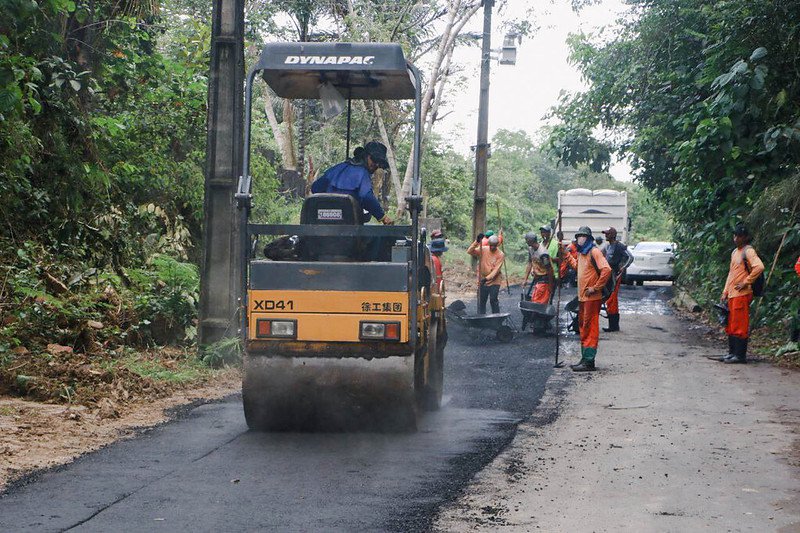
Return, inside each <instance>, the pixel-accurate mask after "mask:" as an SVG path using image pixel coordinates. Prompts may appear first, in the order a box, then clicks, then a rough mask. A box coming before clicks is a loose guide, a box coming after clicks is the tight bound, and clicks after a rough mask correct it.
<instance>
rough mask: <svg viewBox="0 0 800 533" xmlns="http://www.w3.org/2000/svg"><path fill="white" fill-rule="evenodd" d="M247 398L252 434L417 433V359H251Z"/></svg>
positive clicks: (245, 384)
mask: <svg viewBox="0 0 800 533" xmlns="http://www.w3.org/2000/svg"><path fill="white" fill-rule="evenodd" d="M244 370H245V371H244V380H243V384H242V396H243V401H244V407H245V417H246V418H247V423H248V426H250V427H251V428H252V429H257V430H265V431H379V432H399V431H414V430H415V429H416V400H415V393H414V382H413V356H392V357H383V358H373V359H370V360H367V359H365V358H355V357H354V358H325V357H294V358H289V357H265V356H246V357H245V369H244Z"/></svg>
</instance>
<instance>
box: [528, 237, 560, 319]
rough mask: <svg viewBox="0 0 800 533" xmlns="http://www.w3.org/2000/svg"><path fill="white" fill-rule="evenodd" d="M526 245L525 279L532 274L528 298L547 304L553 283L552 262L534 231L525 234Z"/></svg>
mask: <svg viewBox="0 0 800 533" xmlns="http://www.w3.org/2000/svg"><path fill="white" fill-rule="evenodd" d="M525 243H526V244H527V245H528V264H527V265H526V266H525V279H526V280H527V279H528V276H530V275H531V274H533V279H532V280H531V287H530V289H529V290H528V292H527V296H528V299H530V301H532V302H534V303H537V304H549V303H550V295H551V294H552V288H553V284H554V279H553V264H552V262H551V261H550V254H548V251H547V248H545V247H544V245H542V244H539V238H538V237H537V236H536V234H535V233H526V234H525Z"/></svg>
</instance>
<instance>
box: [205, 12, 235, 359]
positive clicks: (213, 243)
mask: <svg viewBox="0 0 800 533" xmlns="http://www.w3.org/2000/svg"><path fill="white" fill-rule="evenodd" d="M243 103H244V0H214V5H213V11H212V25H211V67H210V72H209V83H208V126H207V135H208V137H207V139H208V141H207V146H206V150H207V151H206V178H205V199H204V206H203V207H204V213H203V262H202V265H201V272H200V324H199V331H198V333H199V341H200V344H210V343H212V342H215V341H218V340H220V339H221V338H223V337H230V336H233V335H236V333H237V327H238V326H237V324H238V322H237V320H236V311H237V306H238V297H239V281H238V280H239V278H238V272H239V268H240V263H241V258H240V256H241V253H240V251H239V241H238V238H237V231H236V230H237V223H238V222H237V216H236V207H235V204H234V201H233V195H234V193H235V191H236V185H237V181H238V178H239V173H240V172H241V154H242V132H243V129H242V111H243Z"/></svg>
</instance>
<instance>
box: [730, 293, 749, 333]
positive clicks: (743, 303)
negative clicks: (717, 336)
mask: <svg viewBox="0 0 800 533" xmlns="http://www.w3.org/2000/svg"><path fill="white" fill-rule="evenodd" d="M752 301H753V294H752V293H751V294H745V295H744V296H737V297H735V298H728V325H727V326H725V333H727V334H728V335H730V336H732V337H739V338H740V339H746V338H748V337H750V302H752Z"/></svg>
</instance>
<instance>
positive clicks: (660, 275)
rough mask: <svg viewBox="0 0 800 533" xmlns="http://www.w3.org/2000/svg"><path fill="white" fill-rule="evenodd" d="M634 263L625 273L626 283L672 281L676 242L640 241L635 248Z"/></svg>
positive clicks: (633, 250) (638, 283)
mask: <svg viewBox="0 0 800 533" xmlns="http://www.w3.org/2000/svg"><path fill="white" fill-rule="evenodd" d="M631 252H632V253H633V264H631V266H629V267H628V270H627V272H626V273H625V283H627V284H628V285H633V282H634V281H635V282H636V284H637V285H641V284H642V283H644V282H645V281H672V279H673V278H672V266H673V264H674V263H675V243H672V242H640V243H639V244H637V245H636V246H634V247H633V248H631Z"/></svg>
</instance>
